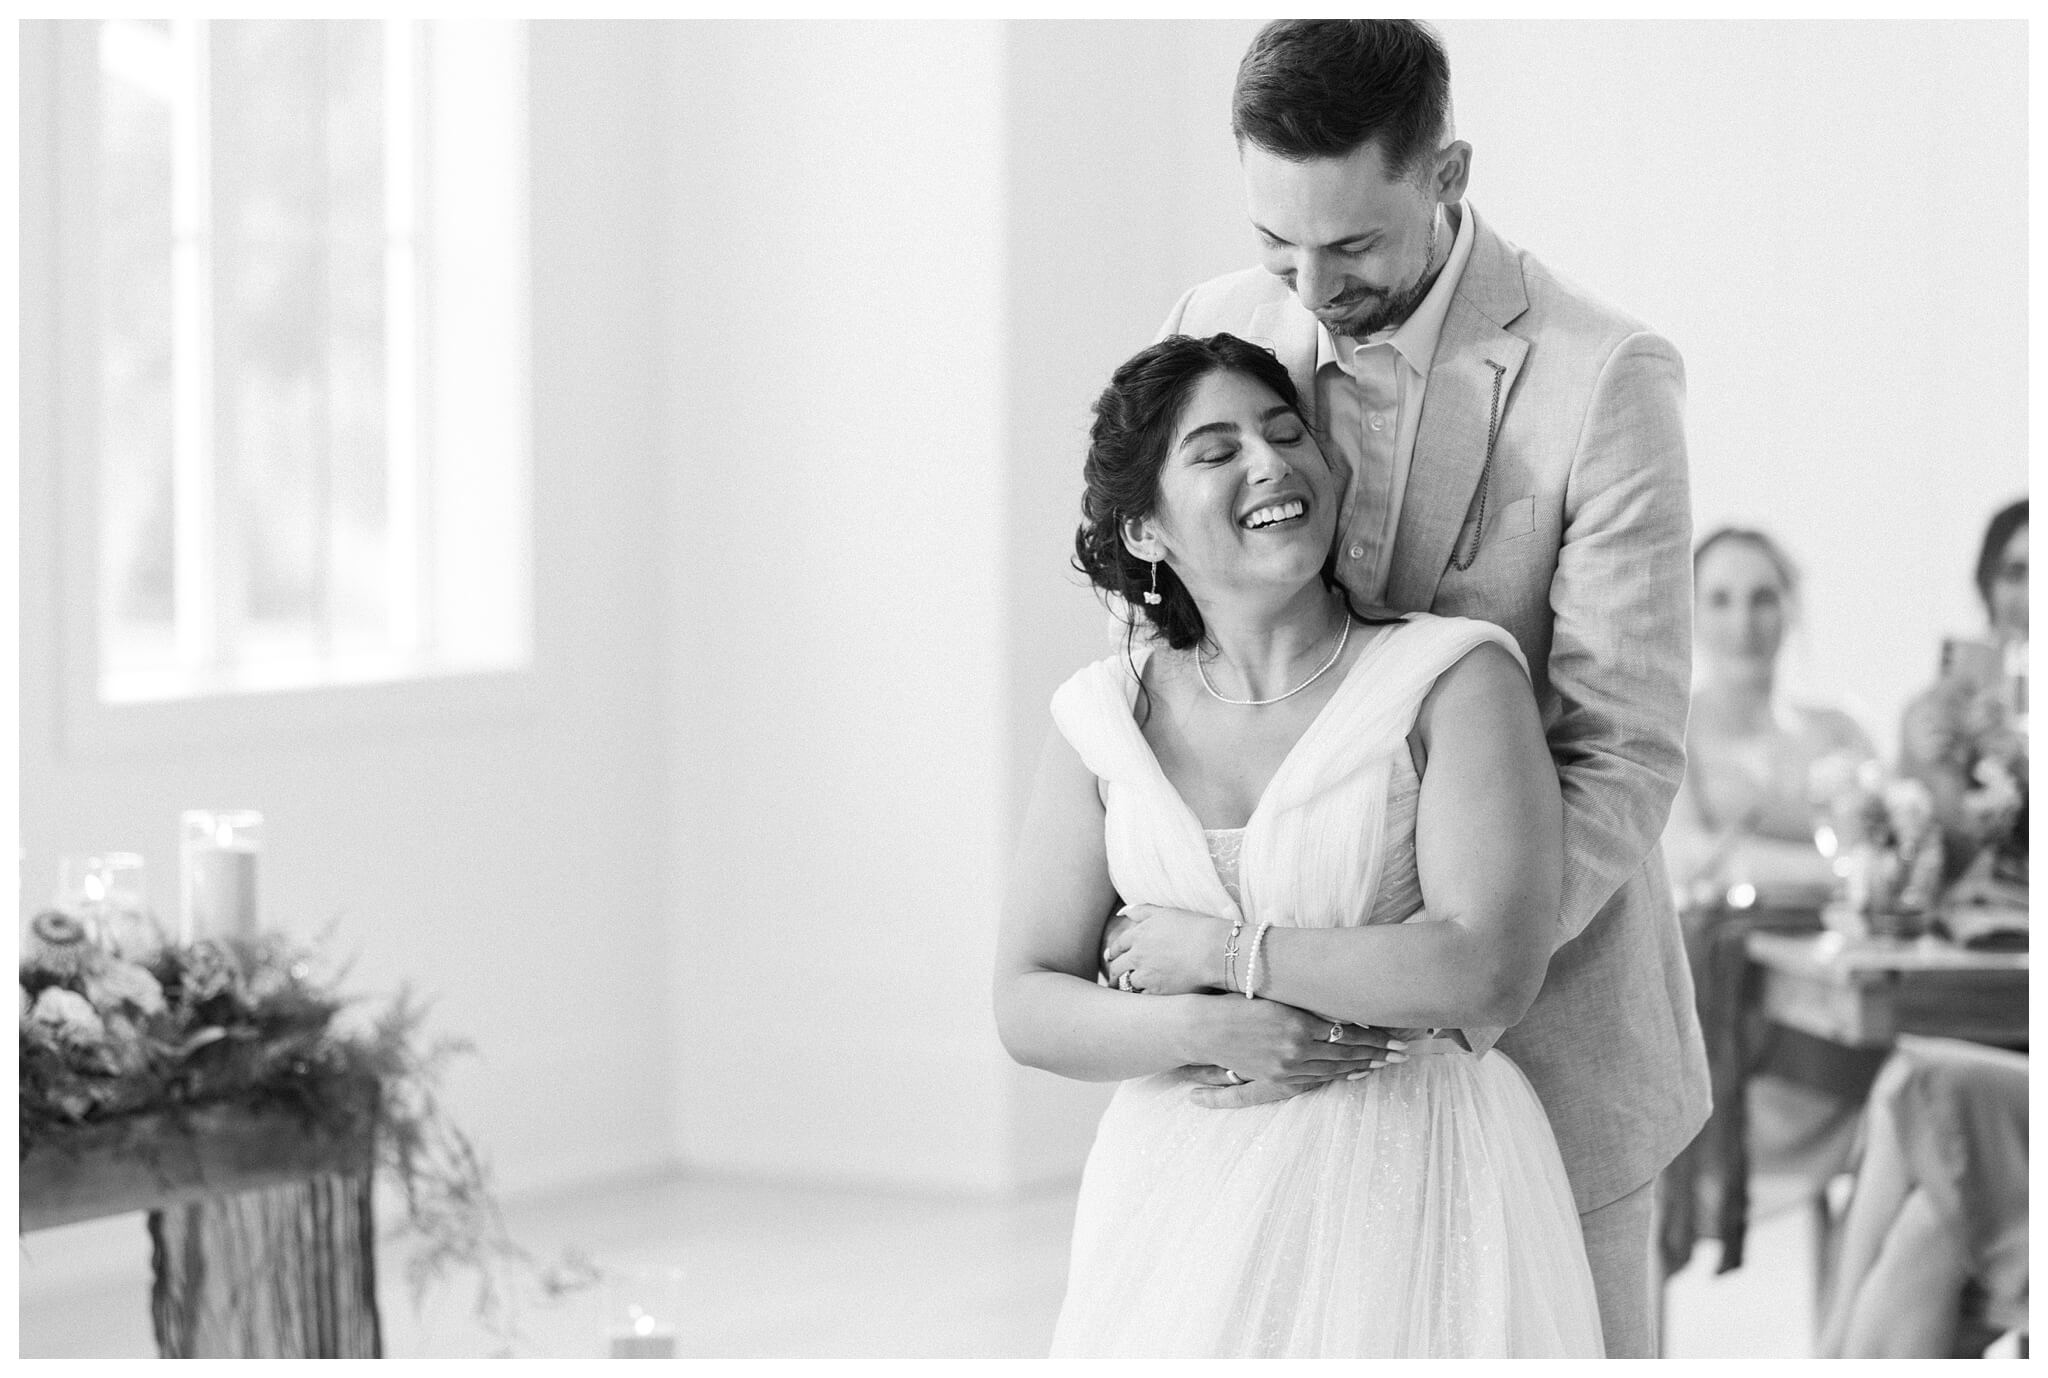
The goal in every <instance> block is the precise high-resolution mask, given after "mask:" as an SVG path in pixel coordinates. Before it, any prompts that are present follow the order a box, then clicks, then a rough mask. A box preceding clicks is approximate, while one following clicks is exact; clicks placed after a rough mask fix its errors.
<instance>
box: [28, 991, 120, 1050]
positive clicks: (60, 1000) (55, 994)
mask: <svg viewBox="0 0 2048 1378" xmlns="http://www.w3.org/2000/svg"><path fill="white" fill-rule="evenodd" d="M29 1018H30V1019H32V1020H34V1021H35V1022H36V1023H38V1024H46V1025H48V1026H49V1027H50V1028H51V1029H53V1030H55V1031H56V1032H57V1033H58V1034H59V1035H61V1036H62V1037H64V1038H68V1039H71V1040H72V1041H74V1042H77V1043H96V1042H98V1041H99V1040H100V1039H102V1038H104V1037H105V1036H106V1032H107V1026H106V1025H105V1024H104V1023H103V1022H101V1020H100V1012H99V1011H98V1010H96V1009H94V1008H93V1007H92V1002H91V1001H90V1000H88V999H86V998H85V997H84V996H83V995H80V994H79V993H78V992H77V991H75V990H66V989H64V987H62V986H48V987H45V988H44V990H43V993H42V994H41V995H38V996H37V997H36V1003H35V1008H34V1009H32V1010H31V1011H29Z"/></svg>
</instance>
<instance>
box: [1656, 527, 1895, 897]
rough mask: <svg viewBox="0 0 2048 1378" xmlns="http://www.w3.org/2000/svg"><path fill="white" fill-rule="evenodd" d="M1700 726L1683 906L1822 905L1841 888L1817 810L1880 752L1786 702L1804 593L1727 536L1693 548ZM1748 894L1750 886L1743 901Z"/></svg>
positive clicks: (1686, 790) (1675, 822) (1675, 836)
mask: <svg viewBox="0 0 2048 1378" xmlns="http://www.w3.org/2000/svg"><path fill="white" fill-rule="evenodd" d="M1692 569H1693V676H1694V686H1693V694H1692V716H1691V718H1690V719H1689V720H1688V722H1687V725H1686V739H1685V749H1686V771H1685V785H1684V787H1683V788H1682V789H1680V790H1679V792H1678V797H1677V798H1676V799H1674V800H1673V801H1672V804H1671V820H1670V822H1669V823H1668V824H1667V825H1666V828H1665V832H1664V859H1665V863H1666V864H1667V865H1668V866H1669V867H1670V870H1671V877H1672V883H1673V885H1674V886H1676V887H1677V888H1678V890H1679V893H1680V896H1681V903H1682V906H1684V905H1690V906H1693V907H1698V906H1700V905H1702V904H1711V903H1715V902H1718V901H1720V900H1723V899H1726V898H1728V897H1729V893H1730V892H1731V891H1737V896H1736V899H1735V902H1736V903H1737V904H1767V905H1775V906H1780V907H1785V908H1801V907H1809V906H1811V907H1818V906H1819V905H1821V904H1822V903H1824V902H1825V901H1826V900H1827V898H1828V894H1829V891H1830V890H1831V889H1832V887H1833V884H1834V873H1833V871H1832V869H1831V868H1830V863H1829V861H1828V859H1827V858H1826V857H1824V856H1822V855H1821V853H1820V851H1819V850H1818V849H1817V848H1816V847H1815V846H1814V839H1813V834H1814V822H1815V813H1816V808H1817V806H1818V805H1819V804H1820V803H1821V802H1822V801H1823V800H1824V798H1825V795H1826V793H1827V791H1828V789H1829V785H1830V782H1831V781H1832V780H1835V779H1841V780H1846V778H1847V777H1848V776H1849V775H1851V774H1853V773H1854V770H1855V768H1856V767H1857V766H1858V765H1860V764H1861V763H1863V762H1865V761H1868V760H1871V759H1872V758H1873V757H1874V756H1875V755H1876V751H1875V749H1874V748H1873V747H1872V746H1871V743H1870V738H1869V737H1868V736H1867V735H1865V733H1864V731H1863V729H1862V728H1860V727H1858V726H1857V725H1856V723H1855V720H1854V719H1852V718H1850V717H1849V715H1848V714H1846V713H1843V712H1841V711H1840V710H1838V709H1834V708H1827V707H1821V706H1818V705H1812V704H1794V703H1788V702H1786V701H1785V700H1784V698H1783V697H1782V696H1781V695H1780V694H1779V692H1778V654H1779V651H1780V650H1781V649H1782V648H1783V646H1784V642H1785V632H1786V629H1787V627H1788V625H1789V624H1790V622H1791V619H1792V616H1793V612H1794V608H1795V606H1796V602H1797V597H1798V591H1799V576H1798V572H1797V570H1796V569H1795V568H1794V567H1793V564H1792V561H1791V559H1790V557H1788V556H1787V555H1786V554H1785V552H1784V550H1783V548H1781V547H1780V546H1779V545H1778V543H1777V542H1776V541H1774V540H1772V539H1771V538H1770V537H1769V536H1767V535H1765V534H1764V533H1763V532H1761V531H1754V530H1748V529H1745V528H1742V527H1733V526H1725V527H1722V528H1721V529H1720V530H1718V531H1715V532H1714V533H1712V534H1711V535H1709V536H1707V537H1706V538H1705V539H1704V540H1702V541H1701V542H1700V543H1699V545H1698V546H1697V547H1695V548H1694V550H1693V557H1692ZM1741 887H1747V889H1746V890H1743V889H1741Z"/></svg>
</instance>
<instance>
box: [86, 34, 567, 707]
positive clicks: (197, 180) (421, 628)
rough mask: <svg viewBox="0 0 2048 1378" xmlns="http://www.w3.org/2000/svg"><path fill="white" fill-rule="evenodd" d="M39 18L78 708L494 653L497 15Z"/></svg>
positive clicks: (518, 514) (524, 634) (509, 535)
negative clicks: (78, 596) (58, 229)
mask: <svg viewBox="0 0 2048 1378" xmlns="http://www.w3.org/2000/svg"><path fill="white" fill-rule="evenodd" d="M66 29H67V31H68V34H67V42H71V43H75V44H76V47H75V48H74V49H73V50H72V51H71V53H70V55H69V59H68V61H67V62H66V64H65V66H64V67H62V68H61V69H60V70H61V71H62V73H63V74H64V76H65V77H66V78H68V79H69V80H68V81H66V82H65V84H63V85H62V86H60V106H61V117H62V118H68V119H70V120H72V121H74V122H75V126H74V128H73V129H72V131H71V135H70V137H69V139H68V140H67V141H66V144H65V147H64V149H63V154H62V156H63V161H62V162H61V163H60V166H61V167H62V168H63V169H64V173H63V175H64V176H65V177H66V178H67V179H69V178H74V177H76V178H79V179H80V180H81V182H82V183H83V185H81V186H79V187H77V188H75V189H74V194H72V195H71V196H69V197H68V198H66V199H65V200H64V201H63V203H62V204H63V206H65V207H68V211H67V210H62V209H60V216H68V217H69V218H68V219H66V220H64V221H62V222H61V223H63V225H64V228H65V230H66V232H67V233H66V234H65V235H64V236H63V238H64V240H65V241H66V242H67V246H68V247H67V252H69V253H71V254H74V255H75V257H74V258H73V259H72V260H71V270H70V271H69V272H68V273H67V274H66V275H65V279H64V281H65V286H66V288H67V289H69V290H68V291H67V296H66V299H65V301H64V304H63V310H62V315H63V317H64V319H65V321H66V322H67V328H69V329H70V330H72V331H74V332H75V335H74V343H73V347H72V349H71V350H70V351H69V357H70V359H71V361H72V363H73V365H74V368H73V369H72V370H70V372H71V373H72V374H73V375H74V376H75V381H76V382H79V383H83V384H85V385H86V386H87V387H88V388H90V389H91V390H92V396H91V403H90V405H89V406H87V407H83V408H73V409H71V415H72V416H73V417H74V418H75V419H76V420H77V421H78V423H79V424H78V426H77V429H78V430H79V431H80V432H82V435H81V437H80V438H81V440H82V441H84V442H86V443H83V444H81V446H80V449H79V450H78V451H74V452H73V453H77V454H79V456H80V457H81V458H83V457H85V455H86V454H90V455H91V457H92V459H93V461H94V470H95V476H96V486H95V489H94V493H93V500H92V503H91V508H92V519H91V525H92V529H93V533H94V535H95V538H96V544H97V556H96V559H95V560H94V561H93V564H94V569H93V576H92V577H93V583H94V586H95V591H96V599H95V603H96V608H97V614H96V630H95V633H94V636H93V638H92V644H91V650H92V654H93V658H94V661H95V663H96V665H97V674H96V695H97V698H98V700H99V701H100V702H103V703H134V702H141V701H149V700H165V699H179V698H193V697H202V696H208V695H218V694H229V693H242V692H248V691H259V690H267V689H282V688H307V687H315V686H323V685H338V684H356V683H370V682H377V681H389V680H397V679H408V678H416V677H422V676H434V675H445V674H449V673H455V672H465V671H477V670H491V669H504V668H512V667H517V666H521V665H524V664H525V663H526V662H527V660H528V657H529V647H530V643H531V632H530V627H531V613H530V606H531V591H530V584H531V575H530V555H529V538H528V527H529V517H528V506H529V503H528V496H527V495H528V488H529V472H528V468H529V466H528V458H527V456H528V436H527V430H528V427H527V415H528V410H529V409H528V406H527V400H526V371H527V365H526V347H525V339H526V327H525V296H526V294H525V271H526V269H525V242H524V241H525V222H526V206H525V198H524V185H525V147H524V145H525V140H524V119H525V110H524V92H523V87H524V70H523V46H522V44H523V39H522V32H521V29H520V27H519V26H518V25H516V24H512V23H508V22H472V21H460V22H441V21H431V22H422V21H417V20H406V19H389V20H378V19H369V20H277V19H267V20H215V21H206V20H198V19H171V20H147V19H108V20H99V21H90V22H80V23H77V24H73V25H67V26H66Z"/></svg>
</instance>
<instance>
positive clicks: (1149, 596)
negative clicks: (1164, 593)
mask: <svg viewBox="0 0 2048 1378" xmlns="http://www.w3.org/2000/svg"><path fill="white" fill-rule="evenodd" d="M1145 601H1146V602H1147V603H1149V604H1151V605H1152V606H1153V607H1155V608H1156V607H1158V606H1159V562H1158V561H1157V560H1154V561H1152V587H1151V588H1149V589H1147V590H1146V591H1145Z"/></svg>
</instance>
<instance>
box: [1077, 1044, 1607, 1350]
mask: <svg viewBox="0 0 2048 1378" xmlns="http://www.w3.org/2000/svg"><path fill="white" fill-rule="evenodd" d="M1188 1086H1189V1082H1188V1080H1187V1079H1186V1077H1185V1076H1184V1075H1182V1074H1180V1073H1164V1074H1161V1075H1159V1076H1153V1077H1145V1078H1141V1079H1139V1080H1136V1081H1130V1082H1126V1083H1125V1084H1124V1085H1123V1086H1122V1087H1120V1088H1119V1089H1118V1091H1117V1094H1116V1096H1115V1098H1114V1099H1113V1100H1112V1101H1111V1103H1110V1106H1109V1109H1108V1110H1107V1111H1106V1112H1104V1114H1103V1117H1102V1124H1101V1126H1100V1128H1099V1129H1098V1130H1097V1131H1096V1138H1095V1147H1094V1149H1093V1151H1092V1152H1091V1153H1090V1154H1089V1158H1088V1166H1087V1169H1086V1171H1085V1172H1084V1174H1083V1176H1082V1181H1081V1194H1080V1200H1079V1203H1078V1206H1077V1207H1076V1210H1075V1219H1074V1241H1073V1253H1072V1259H1071V1262H1070V1265H1069V1269H1068V1276H1067V1296H1066V1301H1065V1303H1064V1305H1063V1306H1062V1307H1061V1310H1060V1318H1059V1325H1058V1327H1057V1329H1056V1331H1055V1332H1054V1337H1053V1349H1052V1352H1053V1355H1054V1357H1083V1356H1085V1357H1091V1358H1092V1357H1103V1358H1111V1357H1129V1358H1145V1357H1151V1358H1232V1357H1244V1358H1381V1357H1384V1358H1404V1357H1405V1358H1427V1357H1445V1358H1451V1357H1455V1358H1536V1357H1585V1358H1597V1357H1600V1356H1601V1354H1602V1349H1601V1340H1600V1314H1599V1309H1598V1306H1597V1304H1596V1302H1595V1300H1594V1295H1593V1278H1592V1274H1591V1272H1590V1271H1589V1269H1588V1268H1587V1265H1586V1252H1585V1243H1584V1241H1583V1239H1582V1238H1581V1236H1580V1233H1579V1219H1578V1214H1577V1211H1576V1209H1575V1208H1574V1206H1573V1203H1572V1194H1571V1187H1570V1185H1569V1183H1568V1182H1567V1181H1566V1180H1565V1173H1564V1163H1563V1161H1562V1160H1561V1159H1560V1158H1559V1156H1558V1151H1557V1142H1556V1140H1555V1139H1554V1138H1553V1137H1552V1135H1551V1131H1550V1122H1549V1120H1548V1119H1547V1118H1546V1117H1545V1115H1544V1113H1543V1107H1542V1106H1541V1105H1540V1104H1539V1103H1538V1102H1537V1100H1536V1095H1535V1093H1534V1092H1533V1091H1532V1090H1530V1088H1529V1083H1528V1081H1527V1079H1526V1078H1525V1077H1523V1075H1522V1072H1521V1069H1520V1068H1518V1067H1516V1066H1515V1065H1514V1063H1513V1062H1511V1061H1510V1060H1509V1059H1508V1058H1507V1057H1506V1056H1504V1055H1503V1054H1501V1053H1499V1052H1498V1051H1494V1052H1488V1053H1485V1054H1477V1055H1475V1054H1471V1053H1464V1052H1456V1053H1438V1054H1430V1055H1427V1056H1419V1057H1416V1058H1414V1059H1412V1060H1411V1061H1409V1062H1406V1063H1401V1064H1398V1065H1396V1066H1394V1067H1389V1068H1386V1069H1383V1070H1382V1071H1379V1072H1375V1073H1374V1074H1372V1075H1371V1076H1369V1077H1364V1078H1361V1079H1359V1080H1358V1081H1339V1082H1334V1083H1331V1084H1329V1085H1327V1086H1323V1087H1320V1088H1318V1089H1316V1090H1314V1091H1310V1092H1307V1093H1305V1094H1303V1095H1300V1096H1296V1097H1294V1098H1293V1099H1292V1100H1286V1101H1280V1102H1277V1103H1274V1104H1270V1105H1257V1106H1250V1107H1247V1108H1244V1109H1237V1110H1211V1109H1206V1108H1203V1107H1201V1106H1198V1105H1195V1104H1193V1103H1192V1102H1190V1101H1189V1099H1188Z"/></svg>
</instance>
